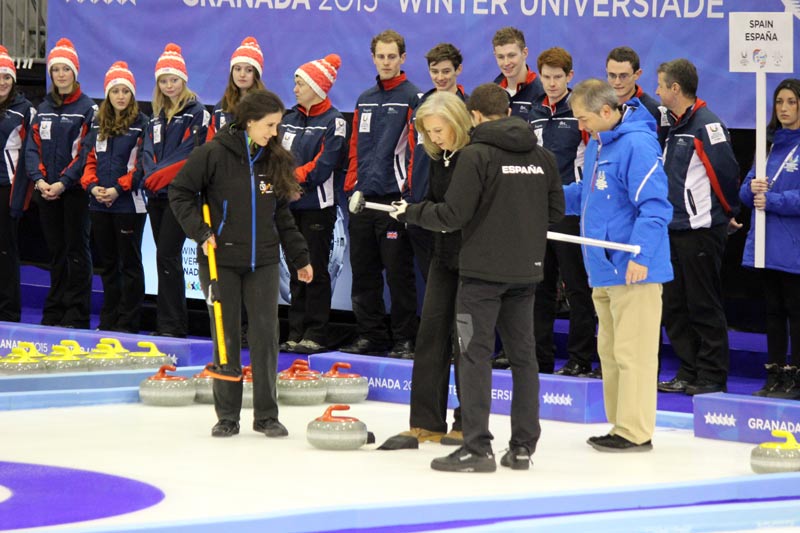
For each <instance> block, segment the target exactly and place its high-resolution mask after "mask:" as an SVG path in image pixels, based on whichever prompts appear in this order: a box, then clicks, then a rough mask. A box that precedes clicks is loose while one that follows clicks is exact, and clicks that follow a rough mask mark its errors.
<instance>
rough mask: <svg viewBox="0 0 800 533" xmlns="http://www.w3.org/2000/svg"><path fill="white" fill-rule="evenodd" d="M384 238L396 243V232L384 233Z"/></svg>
mask: <svg viewBox="0 0 800 533" xmlns="http://www.w3.org/2000/svg"><path fill="white" fill-rule="evenodd" d="M386 238H387V239H391V240H393V241H396V240H397V232H396V231H387V232H386Z"/></svg>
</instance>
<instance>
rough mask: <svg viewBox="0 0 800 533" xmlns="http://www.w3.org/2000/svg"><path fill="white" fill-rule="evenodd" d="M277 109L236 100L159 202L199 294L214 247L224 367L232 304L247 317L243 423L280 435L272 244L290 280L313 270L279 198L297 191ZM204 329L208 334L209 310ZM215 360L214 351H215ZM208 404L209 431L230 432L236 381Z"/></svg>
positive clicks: (234, 314) (259, 95)
mask: <svg viewBox="0 0 800 533" xmlns="http://www.w3.org/2000/svg"><path fill="white" fill-rule="evenodd" d="M283 113H284V106H283V103H282V102H281V100H280V98H278V96H276V95H275V94H274V93H271V92H269V91H265V90H256V91H251V92H248V94H247V95H246V96H245V97H244V98H243V99H242V100H241V101H240V102H239V104H238V105H237V107H236V111H235V118H236V120H235V122H234V124H231V125H228V126H226V127H225V128H224V129H223V130H222V131H221V132H220V133H219V134H217V135H216V136H215V137H214V139H213V140H212V141H211V142H208V143H206V144H204V145H203V146H201V147H200V148H198V149H197V150H195V151H194V152H192V154H191V156H189V160H188V161H187V162H186V165H185V166H184V167H183V168H182V169H181V171H180V172H179V173H178V175H177V176H176V177H175V179H174V180H173V181H172V183H171V186H170V189H169V201H170V205H171V207H172V211H173V212H174V214H175V217H176V219H177V220H178V222H179V223H180V225H181V227H182V228H183V230H184V231H185V232H186V235H188V236H189V238H191V239H194V240H195V241H196V242H197V243H198V246H199V247H201V248H202V250H203V253H202V254H201V253H200V250H198V252H197V257H198V266H199V270H200V281H201V285H202V288H203V293H204V294H206V296H207V295H208V286H209V270H208V262H207V261H205V260H203V258H205V257H206V255H207V253H208V247H209V246H211V247H212V248H215V249H216V257H217V279H218V281H217V289H218V293H219V300H220V301H221V303H222V316H223V329H224V332H225V346H226V349H227V353H228V363H227V365H226V366H225V368H224V369H225V370H226V371H227V373H230V374H234V375H240V374H241V357H240V350H241V332H240V328H241V304H242V301H244V306H245V309H246V310H247V316H248V319H249V324H250V327H249V328H248V339H247V340H248V344H249V346H250V360H251V365H252V368H253V408H254V413H253V415H254V419H255V420H254V421H253V430H254V431H258V432H261V433H264V434H265V435H266V436H267V437H283V436H286V435H288V431H287V430H286V428H285V427H284V426H283V425H282V424H281V423H280V422H279V421H278V404H277V401H276V390H275V382H276V378H277V370H278V368H277V367H278V287H279V266H278V261H279V258H280V246H283V248H284V250H285V252H286V259H287V261H289V262H290V263H291V264H292V265H293V266H294V267H295V268H297V276H298V279H300V281H303V282H306V283H308V282H310V281H311V280H312V278H313V271H312V268H311V265H310V263H309V254H308V247H307V246H306V242H305V239H304V238H303V235H302V234H301V233H300V231H299V230H298V229H297V226H296V225H295V223H294V218H293V217H292V213H291V211H290V210H289V202H291V200H292V199H295V198H296V197H297V196H298V195H299V192H300V188H299V186H298V184H297V181H296V180H295V178H294V159H293V158H292V155H291V154H290V153H289V152H287V151H286V150H285V149H284V148H283V147H282V146H281V144H280V142H279V141H278V139H277V137H276V135H277V132H278V124H280V121H281V117H282V116H283ZM198 195H200V196H202V198H203V200H204V202H205V203H207V204H208V206H209V210H210V212H211V226H210V227H209V225H208V224H206V223H205V222H203V217H202V211H201V209H200V205H199V203H198V202H197V198H198ZM209 313H210V314H211V315H212V320H211V322H212V334H215V332H214V320H213V312H212V311H211V308H210V307H209ZM215 363H216V364H217V365H219V363H220V361H219V354H216V353H215ZM214 405H215V409H216V412H217V418H218V419H219V421H218V422H217V424H216V425H215V426H214V428H213V429H212V430H211V434H212V436H214V437H229V436H232V435H236V434H237V433H239V413H240V411H241V407H242V382H241V381H226V380H216V381H215V382H214Z"/></svg>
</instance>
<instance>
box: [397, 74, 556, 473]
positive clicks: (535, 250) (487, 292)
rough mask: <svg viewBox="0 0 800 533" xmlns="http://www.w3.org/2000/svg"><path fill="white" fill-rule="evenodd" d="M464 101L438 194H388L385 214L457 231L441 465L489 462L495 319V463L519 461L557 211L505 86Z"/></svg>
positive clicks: (533, 439)
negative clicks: (455, 437) (498, 388)
mask: <svg viewBox="0 0 800 533" xmlns="http://www.w3.org/2000/svg"><path fill="white" fill-rule="evenodd" d="M468 108H469V110H470V114H471V115H472V121H473V124H475V130H474V131H473V134H472V139H471V141H470V144H469V145H468V146H466V147H465V148H463V151H462V153H461V155H460V157H459V160H458V163H457V166H456V169H455V173H454V174H453V180H452V182H451V184H450V188H449V189H448V191H447V194H446V195H445V201H444V202H443V203H433V202H421V203H418V204H414V205H407V204H406V203H405V202H395V204H394V205H395V207H396V208H397V211H396V212H395V213H392V216H393V217H395V218H397V219H398V220H401V221H407V222H409V223H413V224H417V225H419V226H422V227H424V228H426V229H430V230H433V231H455V230H458V229H460V230H461V232H462V245H461V253H460V256H459V272H460V280H459V284H460V285H459V294H458V299H457V303H456V307H457V309H456V321H457V327H458V337H459V343H460V345H461V354H462V359H461V361H462V363H461V367H460V369H459V379H460V383H461V390H462V398H461V409H462V416H463V429H464V445H463V446H462V447H460V448H459V449H458V450H456V451H455V452H453V453H452V454H450V455H448V456H446V457H441V458H438V459H434V460H433V462H432V463H431V468H433V469H434V470H443V471H448V472H493V471H494V470H496V468H497V466H496V463H495V459H494V454H493V453H492V445H491V441H492V438H493V437H492V434H491V432H490V431H489V410H490V405H491V389H492V368H491V356H492V351H493V348H494V339H495V327H497V329H498V331H499V332H500V335H501V336H502V338H503V339H507V341H506V353H507V354H508V359H509V362H510V363H511V375H512V378H513V382H514V385H513V398H514V399H513V402H512V405H511V440H510V442H509V449H508V452H507V453H506V454H505V455H504V456H503V458H502V459H501V460H500V464H501V465H503V466H508V467H510V468H513V469H515V470H522V469H527V468H528V466H529V464H530V456H531V454H532V453H533V452H534V451H535V449H536V443H537V441H538V440H539V434H540V432H541V428H540V426H539V398H538V396H539V375H538V370H539V369H538V365H537V363H536V353H535V345H534V339H533V325H532V323H531V320H530V317H531V316H532V314H533V302H534V289H535V287H536V283H537V282H538V281H540V280H541V279H542V261H543V259H544V252H545V243H546V238H547V227H548V226H549V225H550V224H552V223H554V222H557V221H558V220H560V219H561V217H562V216H563V215H564V194H563V191H562V188H561V178H560V176H559V173H558V167H557V166H556V162H555V158H554V157H553V155H552V154H551V153H550V152H548V151H547V150H545V149H544V148H541V147H540V146H538V144H537V142H536V135H535V134H534V133H533V130H532V129H531V128H530V126H529V125H528V124H527V123H526V122H525V121H524V120H522V119H520V118H518V117H509V116H508V114H509V113H508V110H509V107H508V95H507V94H506V92H505V90H503V89H502V88H501V87H499V86H497V85H494V84H484V85H481V86H479V87H478V88H476V89H475V91H474V93H473V94H472V96H471V97H470V99H469V102H468Z"/></svg>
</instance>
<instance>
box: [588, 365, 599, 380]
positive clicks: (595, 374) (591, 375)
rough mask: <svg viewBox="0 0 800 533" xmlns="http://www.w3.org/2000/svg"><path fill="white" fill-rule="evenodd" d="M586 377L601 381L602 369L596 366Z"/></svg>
mask: <svg viewBox="0 0 800 533" xmlns="http://www.w3.org/2000/svg"><path fill="white" fill-rule="evenodd" d="M586 377H587V378H592V379H603V367H602V366H600V365H597V368H595V369H594V370H592V371H591V372H589V373H588V374H586Z"/></svg>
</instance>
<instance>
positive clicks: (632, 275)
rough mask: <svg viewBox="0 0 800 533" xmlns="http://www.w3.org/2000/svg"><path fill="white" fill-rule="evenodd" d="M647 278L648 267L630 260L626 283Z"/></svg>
mask: <svg viewBox="0 0 800 533" xmlns="http://www.w3.org/2000/svg"><path fill="white" fill-rule="evenodd" d="M645 278H647V267H646V266H644V265H640V264H639V263H637V262H635V261H632V260H631V261H628V270H626V271H625V285H631V284H633V283H638V282H640V281H644V279H645Z"/></svg>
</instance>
